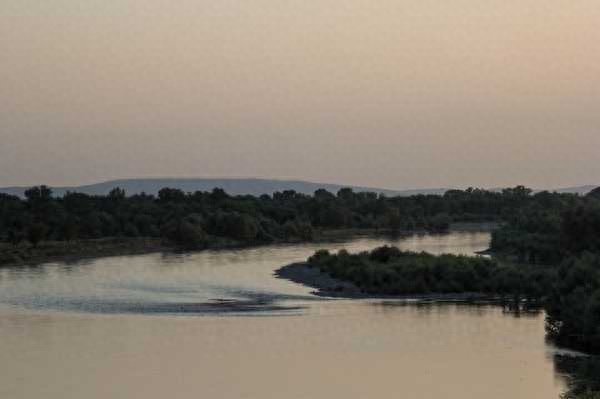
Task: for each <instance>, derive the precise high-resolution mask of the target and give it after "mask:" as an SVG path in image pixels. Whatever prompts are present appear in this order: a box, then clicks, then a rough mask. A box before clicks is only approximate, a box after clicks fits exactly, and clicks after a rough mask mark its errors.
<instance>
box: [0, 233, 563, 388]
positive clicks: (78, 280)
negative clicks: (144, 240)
mask: <svg viewBox="0 0 600 399" xmlns="http://www.w3.org/2000/svg"><path fill="white" fill-rule="evenodd" d="M489 239H490V237H489V234H488V233H469V232H466V233H454V234H450V235H444V236H415V237H408V238H403V239H400V240H395V241H394V240H388V239H357V240H353V241H351V242H348V243H335V244H302V245H282V246H273V247H263V248H254V249H244V250H233V251H226V252H202V253H190V254H153V255H143V256H132V257H115V258H106V259H100V260H93V261H85V262H81V263H77V264H74V265H65V264H48V265H44V266H40V267H35V268H21V269H5V270H0V353H2V357H1V358H0V397H1V398H5V397H6V398H15V399H21V398H23V399H24V398H38V397H44V398H49V399H55V398H56V399H58V398H61V399H63V398H81V397H85V398H91V399H100V398H106V397H110V398H132V397H144V398H146V399H154V398H163V397H165V396H171V397H172V396H175V397H178V398H197V397H206V398H242V397H244V398H251V399H254V398H256V399H258V398H260V399H264V398H286V399H305V398H319V397H327V398H331V399H337V398H339V399H354V398H357V399H358V398H367V397H372V398H378V397H389V396H400V397H409V398H415V399H438V398H447V399H458V398H460V399H480V398H486V399H506V398H511V399H521V398H522V399H532V398H558V396H559V394H560V392H561V391H562V390H563V389H565V383H566V381H565V379H564V377H563V374H562V371H560V370H558V367H557V366H555V360H554V353H555V349H554V348H553V347H552V346H549V345H547V344H546V343H545V342H544V338H543V337H544V319H543V315H541V314H527V317H515V314H514V313H510V312H506V311H504V310H503V309H502V308H501V307H497V306H491V305H489V304H479V305H476V306H473V305H470V304H464V303H440V304H432V303H414V302H410V301H388V300H385V301H382V300H345V299H326V298H319V297H315V296H313V295H312V294H311V289H310V288H307V287H304V286H301V285H298V284H294V283H291V282H289V281H286V280H282V279H277V278H274V277H273V272H274V270H276V269H277V268H279V267H280V266H282V265H285V264H288V263H292V262H296V261H300V260H303V259H305V258H306V257H307V256H309V255H310V254H312V253H313V252H314V251H315V250H317V249H321V248H328V249H331V250H339V249H341V248H347V249H348V250H349V251H353V252H356V251H363V250H368V249H372V248H374V247H376V246H379V245H382V244H396V245H399V246H401V247H403V248H405V249H411V250H419V251H420V250H426V251H430V252H434V253H441V252H451V253H462V254H470V253H473V252H475V251H480V250H483V249H486V248H487V246H488V244H489ZM198 315H200V316H202V317H193V316H198ZM182 316H187V317H182ZM190 316H192V317H190ZM231 316H236V317H231ZM256 316H269V317H256ZM270 316H277V317H270ZM520 316H523V314H521V315H520Z"/></svg>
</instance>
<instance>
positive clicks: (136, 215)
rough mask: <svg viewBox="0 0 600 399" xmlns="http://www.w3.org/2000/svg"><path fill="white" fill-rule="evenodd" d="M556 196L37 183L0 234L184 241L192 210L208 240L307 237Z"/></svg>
mask: <svg viewBox="0 0 600 399" xmlns="http://www.w3.org/2000/svg"><path fill="white" fill-rule="evenodd" d="M557 196H559V195H558V194H556V195H555V194H550V198H549V199H548V198H539V199H538V198H537V196H532V195H530V193H529V191H527V189H524V188H515V189H511V190H507V191H506V192H504V193H498V192H491V191H485V190H479V189H468V190H464V191H460V190H453V191H449V192H448V193H446V194H445V195H443V196H440V195H416V196H412V197H394V198H386V197H384V196H382V195H377V194H375V193H355V192H353V191H352V190H351V189H349V188H345V189H341V190H339V192H338V193H337V194H332V193H330V192H328V191H326V190H322V189H321V190H317V191H316V192H315V194H314V195H313V196H310V195H305V194H301V193H297V192H295V191H293V190H287V191H283V192H277V193H275V194H273V195H272V196H269V195H263V196H260V197H258V198H257V197H253V196H236V197H233V196H230V195H228V194H227V193H226V192H225V191H223V190H222V189H218V188H216V189H214V190H212V191H211V192H195V193H185V192H183V191H181V190H178V189H173V188H168V187H166V188H163V189H161V190H160V191H159V193H158V196H157V197H154V196H151V195H146V194H140V195H133V196H129V197H128V196H126V193H125V191H124V190H122V189H120V188H118V187H117V188H114V189H113V190H111V191H110V193H109V194H108V195H106V196H92V195H86V194H81V193H67V194H66V195H64V196H63V197H62V198H59V197H53V196H52V190H51V189H50V188H48V187H46V186H39V187H33V188H31V189H29V190H27V192H26V200H22V199H19V198H17V197H14V196H9V195H0V240H2V241H6V242H11V243H13V244H14V245H18V244H19V243H20V242H22V241H23V240H25V239H26V238H27V232H28V230H33V233H34V234H33V236H34V239H35V240H40V239H47V240H59V241H72V240H80V239H96V238H107V237H138V236H139V237H162V238H165V239H167V240H171V241H173V242H175V243H180V242H182V240H181V239H180V238H181V237H179V236H178V235H177V234H175V235H173V234H171V232H172V231H173V226H172V223H173V221H176V223H179V224H180V223H181V221H183V220H186V218H188V217H189V216H190V215H196V216H199V218H200V222H198V223H196V222H194V223H191V224H192V225H194V226H196V225H197V227H199V228H201V229H202V231H203V232H204V234H205V235H206V237H205V240H206V241H208V242H210V241H211V240H213V241H220V240H222V239H226V240H235V241H238V242H241V243H258V242H271V241H274V240H294V241H297V240H302V241H308V240H312V239H313V238H314V236H315V234H316V232H318V231H320V230H322V229H383V231H384V232H391V233H398V232H401V231H410V230H414V229H426V230H430V231H434V232H442V231H444V230H446V229H447V228H448V226H449V224H450V222H453V221H489V220H502V218H504V215H506V214H515V213H519V210H520V209H523V208H524V207H528V206H533V205H535V204H538V202H540V203H541V201H542V200H544V201H551V202H552V201H554V202H556V201H557V199H556V197H557ZM538 205H539V206H541V205H540V204H538ZM33 223H41V224H43V225H44V226H46V228H45V232H44V234H41V235H40V234H35V233H36V232H35V230H36V229H37V230H39V226H37V227H36V228H33V229H32V228H31V227H32V224H33ZM188 223H189V220H188ZM166 232H169V233H168V234H167V233H166ZM165 234H166V235H165ZM37 236H41V238H38V237H37ZM173 237H175V239H172V238H173ZM183 241H185V242H188V240H183ZM37 242H39V241H37ZM186 245H187V244H186Z"/></svg>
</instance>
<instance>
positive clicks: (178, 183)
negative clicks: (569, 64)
mask: <svg viewBox="0 0 600 399" xmlns="http://www.w3.org/2000/svg"><path fill="white" fill-rule="evenodd" d="M115 187H121V188H122V189H124V190H125V191H126V192H127V194H128V195H133V194H140V193H142V192H144V193H146V194H152V195H157V194H158V191H159V190H160V189H161V188H164V187H170V188H178V189H180V190H183V191H185V192H194V191H211V190H212V189H213V188H215V187H219V188H222V189H224V190H225V191H226V192H227V193H229V194H231V195H246V194H249V195H255V196H259V195H262V194H269V195H270V194H273V193H274V192H276V191H284V190H295V191H297V192H299V193H304V194H312V193H314V192H315V191H316V190H318V189H319V188H324V189H325V190H327V191H330V192H332V193H336V192H337V191H338V190H339V189H340V188H344V187H350V188H352V189H353V190H354V191H355V192H375V193H378V194H384V195H386V196H388V197H391V196H411V195H417V194H438V195H441V194H444V193H445V192H446V191H448V190H449V189H448V188H431V189H414V190H391V189H383V188H376V187H362V186H348V185H342V184H332V183H315V182H308V181H303V180H276V179H254V178H238V179H233V178H232V179H216V178H215V179H204V178H186V179H181V178H144V179H120V180H109V181H106V182H102V183H96V184H89V185H84V186H71V187H52V191H53V192H54V195H56V196H62V195H64V194H65V193H66V192H67V191H71V192H78V193H85V194H90V195H106V194H108V193H109V191H110V190H111V189H113V188H115ZM596 187H598V186H593V185H587V186H579V187H566V188H559V189H550V190H549V191H556V192H559V193H573V194H581V195H585V194H587V193H589V192H590V191H592V190H593V189H594V188H596ZM27 188H29V187H5V188H0V193H4V194H11V195H16V196H18V197H24V193H25V190H26V189H27ZM490 190H491V191H500V190H501V189H500V188H494V189H490ZM535 191H536V192H538V191H541V190H535Z"/></svg>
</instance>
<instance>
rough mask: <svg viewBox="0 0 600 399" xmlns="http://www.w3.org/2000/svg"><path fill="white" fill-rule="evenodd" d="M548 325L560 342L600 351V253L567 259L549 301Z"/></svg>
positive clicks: (551, 333) (550, 331)
mask: <svg viewBox="0 0 600 399" xmlns="http://www.w3.org/2000/svg"><path fill="white" fill-rule="evenodd" d="M546 312H547V314H548V317H547V322H546V329H547V331H548V333H549V335H550V336H552V337H553V338H554V339H556V340H557V341H558V342H560V343H563V344H568V345H569V346H574V347H578V348H581V349H584V350H590V351H594V352H599V351H600V256H598V255H593V254H590V253H586V254H584V255H582V256H581V257H577V258H575V257H572V258H568V259H566V260H565V261H564V262H563V263H562V264H561V266H560V268H559V270H558V279H557V282H556V284H555V285H554V287H553V290H552V291H551V294H550V295H549V297H548V299H547V301H546Z"/></svg>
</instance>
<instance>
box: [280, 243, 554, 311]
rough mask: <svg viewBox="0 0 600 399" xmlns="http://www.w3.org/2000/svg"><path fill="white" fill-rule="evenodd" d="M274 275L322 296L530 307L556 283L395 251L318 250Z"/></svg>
mask: <svg viewBox="0 0 600 399" xmlns="http://www.w3.org/2000/svg"><path fill="white" fill-rule="evenodd" d="M276 275H277V276H278V277H280V278H285V279H289V280H292V281H294V282H297V283H301V284H304V285H307V286H310V287H312V288H315V289H317V291H316V292H315V294H316V295H319V296H327V297H337V298H410V299H421V300H453V301H456V300H478V301H481V300H489V301H500V302H502V303H505V304H507V305H508V306H513V305H514V306H519V307H520V306H521V305H526V306H528V307H531V308H535V307H539V304H540V303H541V300H542V297H543V293H544V292H545V289H547V287H548V286H549V284H551V282H552V279H553V275H552V273H551V272H549V271H548V270H546V268H545V267H543V266H535V267H530V268H527V269H523V268H520V267H518V266H516V265H513V264H510V263H501V262H498V261H497V260H494V259H490V258H486V257H482V256H478V257H474V256H463V255H451V254H445V255H432V254H429V253H425V252H421V253H417V252H410V251H401V250H400V249H398V248H396V247H392V246H383V247H379V248H376V249H373V250H372V251H365V252H361V253H358V254H350V253H349V252H347V251H346V250H340V251H339V252H338V253H336V254H332V253H330V252H329V251H327V250H319V251H317V252H316V253H315V254H314V255H312V256H311V257H310V258H309V259H308V260H307V261H306V262H300V263H293V264H290V265H287V266H284V267H282V268H280V269H279V270H277V271H276Z"/></svg>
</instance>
